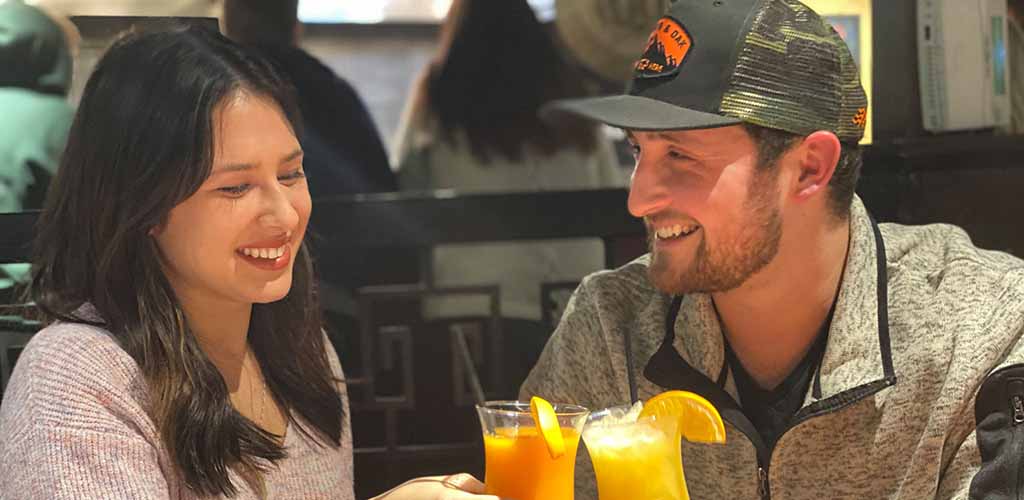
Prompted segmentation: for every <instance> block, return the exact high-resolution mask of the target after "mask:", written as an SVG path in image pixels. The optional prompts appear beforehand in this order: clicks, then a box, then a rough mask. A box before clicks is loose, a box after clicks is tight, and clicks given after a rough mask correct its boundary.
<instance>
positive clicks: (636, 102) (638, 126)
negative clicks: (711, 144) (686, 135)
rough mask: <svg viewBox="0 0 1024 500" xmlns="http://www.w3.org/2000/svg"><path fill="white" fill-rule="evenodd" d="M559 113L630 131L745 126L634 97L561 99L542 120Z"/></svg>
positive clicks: (544, 112) (726, 118) (545, 109)
mask: <svg viewBox="0 0 1024 500" xmlns="http://www.w3.org/2000/svg"><path fill="white" fill-rule="evenodd" d="M558 113H571V114H574V115H579V116H582V117H584V118H588V119H590V120H594V121H598V122H602V123H605V124H607V125H610V126H612V127H618V128H624V129H628V130H692V129H701V128H717V127H727V126H729V125H737V124H740V123H743V121H742V120H738V119H736V118H732V117H729V116H722V115H717V114H714V113H707V112H704V111H697V110H693V109H689V108H683V107H680V106H676V105H674V104H669V103H666V102H663V101H659V100H657V99H651V98H649V97H640V96H634V95H617V96H608V97H589V98H584V99H560V100H556V101H552V102H550V103H548V104H547V105H545V106H544V107H543V108H541V116H542V117H548V116H552V115H555V114H558Z"/></svg>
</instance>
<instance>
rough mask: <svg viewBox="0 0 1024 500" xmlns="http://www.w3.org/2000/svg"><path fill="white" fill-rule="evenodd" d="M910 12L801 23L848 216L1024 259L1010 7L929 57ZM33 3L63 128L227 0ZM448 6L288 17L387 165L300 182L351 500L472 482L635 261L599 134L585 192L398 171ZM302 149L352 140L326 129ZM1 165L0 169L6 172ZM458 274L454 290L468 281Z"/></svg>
mask: <svg viewBox="0 0 1024 500" xmlns="http://www.w3.org/2000/svg"><path fill="white" fill-rule="evenodd" d="M2 1H4V0H0V2H2ZM8 1H11V0H8ZM495 1H497V0H495ZM571 1H577V2H580V3H587V4H592V3H597V2H598V0H571ZM667 1H668V0H661V2H660V4H659V5H658V7H660V5H663V4H665V3H667ZM924 1H925V0H921V1H917V0H813V1H805V3H807V4H808V5H811V6H812V7H813V8H815V9H817V10H818V11H819V12H821V13H823V14H825V15H826V17H827V19H828V20H830V21H831V22H833V24H834V26H835V27H836V29H837V30H838V31H840V32H841V34H843V35H844V37H845V38H846V40H847V42H848V43H849V44H850V47H851V50H852V52H853V53H854V55H855V58H856V59H857V60H858V61H859V63H860V66H861V74H862V79H863V82H864V85H865V87H866V90H867V93H868V95H869V98H870V101H871V108H870V111H869V114H868V120H869V124H870V126H869V133H868V136H867V137H866V138H865V141H864V142H863V143H862V147H863V148H864V166H863V172H862V176H861V179H860V184H859V187H858V194H859V196H860V197H861V198H862V199H863V200H864V203H865V205H866V206H867V208H868V209H869V210H870V211H871V212H872V214H873V215H874V217H875V218H876V219H878V220H879V221H880V222H897V223H904V224H927V223H949V224H955V225H958V226H961V227H963V228H964V229H965V230H966V231H967V232H968V233H969V234H970V236H971V237H972V239H973V241H974V242H975V244H977V245H978V246H980V247H982V248H986V249H993V250H1000V251H1005V252H1009V253H1011V254H1014V255H1016V256H1018V257H1024V226H1022V222H1021V220H1022V216H1024V30H1022V25H1024V19H1022V18H1021V17H1020V16H1021V15H1024V2H1021V1H1020V0H1008V15H1007V21H1006V25H1005V26H1006V28H1005V29H1006V31H1005V33H1003V32H1002V31H1000V32H999V33H988V34H987V35H986V33H983V32H981V31H977V32H976V31H975V30H964V33H961V34H960V35H958V38H956V39H953V38H948V39H946V42H947V44H946V46H942V40H940V38H942V37H945V36H947V34H946V32H945V31H942V30H940V29H939V26H940V22H939V21H936V20H934V19H932V18H930V17H928V16H924V15H922V12H921V11H920V9H921V8H922V7H921V6H922V4H923V2H924ZM928 1H931V0H928ZM936 1H937V0H936ZM953 1H954V2H959V1H960V0H953ZM29 3H35V4H39V5H43V6H46V7H47V8H49V9H52V11H54V12H58V13H61V14H63V15H66V16H68V17H69V18H70V20H71V23H73V25H74V27H75V31H77V33H78V36H80V40H79V42H78V46H77V52H76V53H75V57H74V63H73V73H72V75H73V76H72V78H71V84H70V88H69V89H67V101H68V103H69V104H70V105H71V107H72V108H73V107H74V106H76V105H77V102H78V99H79V98H80V96H81V93H82V89H83V87H84V84H85V81H86V80H87V78H88V76H89V74H90V73H91V71H92V69H93V66H94V65H95V64H96V61H97V60H98V58H99V57H100V56H101V55H102V54H103V52H104V50H105V48H106V47H107V46H108V45H109V44H110V43H111V41H112V40H113V39H114V38H115V37H116V36H117V34H118V33H121V32H123V31H124V30H127V29H131V28H133V27H135V28H138V27H147V26H152V25H159V24H160V23H169V22H177V23H195V24H199V25H207V26H211V27H217V26H218V19H220V18H221V16H222V11H223V3H222V0H37V1H35V2H29ZM529 3H530V6H531V7H532V8H533V10H534V13H535V15H536V17H537V19H538V20H539V21H540V22H541V23H543V24H544V26H545V29H547V30H548V32H550V34H551V36H552V37H553V38H554V39H555V40H556V45H557V47H558V48H559V50H561V51H562V52H563V53H564V56H565V57H566V59H567V60H571V61H573V62H572V63H571V64H573V65H574V68H575V69H576V71H577V73H576V74H577V75H579V78H580V79H581V81H582V85H580V88H581V89H585V90H586V92H587V93H590V94H602V93H618V92H620V91H621V90H622V88H623V86H624V83H620V82H623V81H624V80H625V78H623V79H621V80H616V79H615V77H614V76H611V75H616V74H620V73H621V74H623V75H626V77H628V74H629V73H628V68H629V66H628V61H624V63H625V64H626V65H625V66H624V67H622V68H609V67H608V66H607V65H612V64H614V58H604V59H602V57H599V56H595V55H594V54H588V53H583V52H580V50H586V49H581V47H580V44H577V43H572V42H571V40H573V39H574V37H575V36H576V35H574V34H573V32H572V30H584V29H586V26H577V25H566V26H559V25H558V23H559V7H560V6H564V5H565V4H569V3H570V0H566V1H562V0H558V1H556V0H530V2H529ZM646 3H648V4H651V3H658V2H646ZM938 3H941V2H938ZM964 3H965V4H966V3H972V4H973V3H974V2H964ZM450 4H451V0H300V1H299V21H300V23H301V24H300V26H299V35H298V44H299V46H300V47H301V48H302V49H304V50H305V51H307V52H308V53H309V54H311V55H312V56H313V57H314V58H316V59H318V60H319V61H320V62H322V63H323V65H325V66H326V67H327V68H329V70H331V71H333V72H334V73H335V74H336V75H337V76H338V77H340V79H341V80H343V81H345V82H348V84H350V85H351V89H354V94H355V96H356V97H354V99H355V100H356V101H354V102H358V101H360V100H361V102H362V104H363V105H364V106H365V109H366V111H368V113H369V119H370V129H369V134H368V136H367V137H373V136H375V137H379V140H380V145H377V146H374V145H372V144H370V143H369V142H367V143H365V144H355V145H351V147H356V148H361V147H364V146H365V147H366V148H371V147H374V148H376V149H377V150H380V149H383V152H384V153H385V154H386V157H382V156H380V154H378V157H379V158H378V160H377V161H381V162H383V165H384V166H385V167H386V172H384V174H382V175H383V177H380V178H379V179H384V180H379V179H378V180H379V182H378V180H373V181H372V182H371V179H370V178H369V177H367V178H361V179H357V181H356V182H353V183H351V184H350V185H342V184H343V181H344V180H345V179H346V177H345V175H346V174H344V173H343V174H339V177H338V178H339V179H341V181H338V182H337V183H335V185H334V187H331V188H329V189H328V188H326V187H315V186H316V182H317V176H316V174H311V175H310V185H311V189H312V193H313V207H314V208H313V215H312V219H311V222H310V227H311V229H310V232H311V233H312V234H311V236H310V237H309V238H308V240H307V241H308V242H309V243H310V244H311V245H312V248H313V250H314V259H315V262H316V265H317V271H318V273H319V275H320V288H319V290H320V295H321V300H322V303H323V307H324V310H325V318H326V322H327V331H328V336H329V338H330V340H331V341H332V343H333V344H334V347H335V349H336V350H337V351H338V353H339V356H340V358H341V361H342V364H343V366H344V368H345V372H346V375H347V383H348V391H349V397H350V399H351V407H352V428H353V436H354V447H355V452H354V453H355V477H356V495H357V497H359V498H367V497H369V496H370V495H371V493H377V492H380V491H384V490H386V489H387V488H390V487H392V486H394V485H396V484H398V483H400V482H402V481H404V480H405V479H408V478H410V477H415V476H421V475H429V474H441V473H446V472H450V471H456V470H465V471H468V472H472V473H474V474H476V475H478V476H479V477H482V473H483V451H482V443H481V436H480V427H479V423H478V421H477V415H476V413H475V411H474V404H475V403H477V402H478V401H481V400H483V399H488V400H494V399H513V400H514V399H516V396H517V388H518V386H519V384H520V383H521V382H522V380H523V378H524V377H525V375H526V374H527V373H528V370H529V369H530V366H531V365H532V363H533V361H535V360H536V358H537V356H538V355H539V352H540V349H541V348H542V347H543V345H544V342H545V340H546V336H547V335H549V334H550V332H551V331H553V330H554V328H555V326H556V325H557V323H558V321H559V318H560V314H561V311H562V309H563V308H564V307H565V305H566V303H567V301H568V300H569V297H570V295H571V293H572V291H573V290H574V289H575V287H576V286H577V285H578V283H579V280H580V279H581V278H582V277H583V276H584V275H585V274H587V273H589V272H593V271H597V270H599V269H600V268H612V267H617V266H619V265H622V264H625V263H627V262H629V261H631V260H633V259H634V258H636V257H638V256H639V255H641V254H643V253H644V252H645V247H646V241H645V238H646V237H645V230H644V227H643V224H642V223H641V222H640V221H638V220H637V219H635V218H633V217H631V216H630V214H629V213H628V212H627V210H626V199H627V193H628V185H629V176H630V171H631V169H632V161H633V160H632V156H631V152H630V148H629V145H628V144H627V143H626V142H625V140H624V136H623V134H622V132H621V131H619V130H616V129H612V128H603V129H601V130H600V131H599V133H600V139H601V140H602V141H606V142H607V143H608V145H609V147H610V148H611V158H613V159H614V166H613V168H612V171H611V173H607V172H606V173H604V174H601V176H599V177H600V178H599V179H597V178H596V177H595V179H596V180H593V182H591V181H586V182H584V181H580V180H579V177H576V178H575V181H578V182H575V183H573V182H563V181H562V180H560V179H558V178H557V177H558V176H557V175H552V174H550V173H545V172H541V171H539V170H538V171H534V170H523V171H522V172H524V173H518V174H514V175H511V174H510V175H509V177H510V178H515V180H514V181H509V182H504V181H502V180H500V179H502V178H503V177H501V176H499V175H497V174H495V176H494V177H493V178H492V177H488V179H498V180H486V181H481V182H483V183H490V184H488V185H484V186H481V185H479V183H478V184H473V182H475V181H466V183H465V184H458V183H457V182H451V183H449V184H445V182H447V179H448V178H449V177H451V176H445V175H442V174H439V173H437V172H432V173H428V174H427V175H426V178H427V180H425V181H424V180H423V179H422V178H420V177H419V176H418V174H417V173H416V172H414V171H412V170H411V169H412V168H413V167H402V166H401V165H400V164H403V163H405V162H406V160H407V159H408V158H407V155H408V154H409V151H410V150H411V149H410V148H412V149H415V143H416V141H417V137H418V136H417V135H416V134H417V131H415V130H413V131H408V130H406V129H407V128H408V127H410V126H411V125H409V123H408V121H409V120H410V118H409V116H407V115H408V114H410V113H411V111H409V108H410V106H411V104H410V100H413V99H415V95H416V93H415V89H416V87H417V82H418V81H419V79H420V78H421V77H422V75H423V74H424V72H425V70H426V68H428V67H429V65H430V64H431V62H432V61H434V60H435V59H436V58H437V57H438V56H437V54H438V51H439V47H440V45H441V42H439V40H441V39H443V30H442V23H443V20H444V18H445V15H446V13H447V11H448V7H449V5H450ZM641 10H642V9H641ZM636 16H637V14H636V13H635V12H634V13H633V14H632V18H631V17H630V16H629V15H625V14H621V13H620V17H619V18H618V20H619V21H621V22H622V23H625V24H629V23H633V24H635V25H637V26H641V27H643V26H650V25H651V24H652V23H653V22H654V20H655V19H656V17H657V16H656V15H654V16H653V17H643V18H641V19H636V18H635V17H636ZM926 27H927V29H926ZM220 29H222V30H223V22H221V23H220ZM624 29H625V28H624ZM647 30H649V28H646V27H643V28H641V29H640V30H639V31H638V32H639V33H640V35H639V36H640V37H641V38H640V40H639V41H637V42H635V43H643V41H644V40H645V38H646V36H645V35H644V34H643V33H644V32H646V31H647ZM634 31H636V30H634ZM972 36H974V37H977V40H973V39H969V38H970V37H972ZM621 43H626V42H625V41H623V42H621ZM975 45H977V46H978V47H987V49H986V50H985V51H974V52H968V54H969V55H964V53H959V52H958V53H954V49H952V48H950V47H963V46H969V47H973V46H975ZM936 47H937V48H936ZM590 50H592V51H600V50H602V49H601V48H600V47H592V48H591V49H590ZM637 50H639V47H637V48H636V49H635V50H631V51H632V52H636V51H637ZM495 53H498V52H497V49H495ZM985 57H988V59H987V60H986V58H985ZM2 61H3V63H4V64H9V63H11V61H9V60H8V59H2ZM595 61H601V62H595ZM595 64H606V66H604V67H600V66H596V65H595ZM619 64H620V66H621V65H622V64H623V62H620V63H619ZM953 64H955V65H956V66H955V67H952V68H950V67H949V66H951V65H953ZM620 70H621V71H620ZM3 71H5V69H4V68H0V72H3ZM481 71H486V69H481ZM972 77H974V79H973V80H972V79H971V78H972ZM986 79H987V80H986ZM988 80H991V82H990V81H988ZM977 82H982V84H981V85H980V87H981V88H982V90H978V87H979V85H978V83H977ZM990 87H991V88H994V90H992V91H988V90H989V88H990ZM494 95H497V94H494ZM318 97H319V98H321V99H327V100H329V98H328V97H327V96H325V95H321V96H318ZM349 98H351V97H349ZM0 102H2V101H0ZM346 102H348V101H346ZM328 104H329V103H326V102H325V106H327V105H328ZM183 111H184V110H183ZM304 112H305V110H304ZM5 115H6V113H5V111H4V110H3V109H0V133H10V134H13V133H21V132H20V131H19V130H18V127H19V125H18V124H16V123H14V124H12V123H3V121H4V120H9V119H10V117H9V116H5ZM958 117H968V118H964V119H963V120H960V119H958ZM347 126H349V125H339V127H347ZM319 132H320V133H321V134H332V133H347V132H344V131H343V130H339V129H332V128H331V125H325V126H323V128H322V130H319ZM373 140H375V139H366V141H371V142H372V141H373ZM410 143H411V144H412V146H410ZM4 144H5V141H4V140H3V138H2V137H0V147H2V146H3V145H4ZM3 154H4V152H3V151H0V161H4V160H5V159H6V158H7V157H6V156H3ZM339 158H340V157H339ZM360 158H362V156H360ZM574 158H577V157H575V156H573V157H568V159H567V160H566V161H567V162H571V161H575V160H573V159H574ZM339 161H340V160H339ZM353 161H359V160H353V159H352V158H351V157H346V158H344V161H343V163H344V164H345V165H348V164H350V163H352V162H353ZM579 161H584V159H580V160H579ZM587 161H589V160H587ZM505 165H506V164H505V163H503V164H502V168H504V166H505ZM413 166H415V165H413ZM0 167H2V168H3V174H2V175H3V176H4V178H3V181H4V183H5V185H6V186H7V188H5V190H4V191H3V192H2V193H0V194H2V195H4V196H19V194H18V193H16V192H15V190H14V189H13V188H11V187H10V186H16V185H19V184H24V183H25V181H24V180H17V177H18V176H19V175H30V174H25V173H23V172H21V173H19V172H17V171H16V170H20V169H22V167H21V166H18V165H8V164H2V165H0ZM337 168H349V167H347V166H341V165H339V166H338V167H337ZM567 168H568V167H567ZM403 169H406V170H407V171H403ZM44 170H45V169H44ZM580 171H583V170H580ZM51 173H52V172H51ZM534 173H536V176H537V177H536V178H530V176H531V175H533V174H534ZM454 175H455V174H452V176H454ZM569 175H572V176H575V175H576V174H569ZM581 175H582V174H581ZM587 175H590V174H587ZM595 175H596V174H595ZM547 176H550V177H547ZM12 178H14V180H12ZM46 178H47V176H46V175H43V174H40V173H39V172H36V175H35V177H34V178H33V179H34V182H35V185H34V186H30V189H31V187H34V188H35V189H37V190H38V189H40V188H41V187H40V186H39V185H38V184H39V183H40V182H45V179H46ZM32 183H33V180H29V181H28V184H32ZM43 189H44V190H45V188H43ZM36 198H37V199H36V202H35V204H34V205H33V203H30V202H29V201H27V200H28V198H25V200H24V201H19V200H16V201H14V202H11V203H7V202H6V201H4V202H3V203H2V205H0V206H2V207H9V208H7V211H8V212H9V213H6V214H3V215H0V262H3V263H4V265H3V269H4V274H3V277H2V279H0V282H2V285H3V290H2V293H3V300H4V303H5V304H6V305H5V312H4V313H3V314H4V315H3V316H2V317H0V320H2V325H0V329H2V331H0V349H2V351H0V396H2V391H3V387H4V385H5V384H6V382H7V380H8V377H9V375H10V373H11V370H12V369H13V366H14V364H15V363H16V361H17V358H18V354H19V353H20V351H21V349H22V348H23V347H24V345H25V343H26V342H27V341H28V340H29V339H30V338H31V335H32V333H33V332H34V331H36V330H37V329H38V328H39V323H37V322H34V321H33V320H30V319H27V318H26V317H25V314H24V313H25V310H26V308H31V305H30V304H25V303H23V300H22V299H21V295H19V288H18V284H19V282H20V281H23V277H24V275H25V272H26V267H27V265H28V264H25V263H24V261H25V259H26V257H27V255H28V248H29V246H28V245H29V243H30V241H31V238H32V233H33V227H34V223H35V220H36V217H37V215H38V209H39V208H41V205H40V204H39V202H40V201H41V195H36ZM517 245H518V246H517ZM517 248H520V249H522V253H521V254H519V253H517V252H519V251H518V250H517ZM516 255H521V257H522V258H521V259H519V260H524V259H525V260H526V262H519V261H517V259H516ZM587 256H589V257H594V258H586V257H587ZM567 260H569V261H572V262H571V263H567V262H566V261H567ZM459 263H463V264H465V267H464V268H463V267H460V266H459V265H458V264H459ZM523 266H529V267H531V268H532V269H533V271H532V272H525V271H522V269H521V268H522V267H523ZM461 269H468V271H465V272H466V274H467V275H466V276H462V275H460V270H461ZM469 274H472V276H469ZM507 276H512V278H511V279H510V280H506V277H507ZM498 277H500V280H499V278H498ZM516 277H519V278H521V279H519V280H518V281H516V279H515V278H516ZM531 280H532V281H531ZM527 281H529V283H524V282H527ZM507 287H518V288H526V287H528V288H529V290H527V291H526V292H523V294H522V296H523V297H525V298H523V300H520V301H516V300H512V299H507V297H506V295H507V294H505V293H504V292H506V291H507ZM518 288H517V289H518Z"/></svg>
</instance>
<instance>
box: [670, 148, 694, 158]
mask: <svg viewBox="0 0 1024 500" xmlns="http://www.w3.org/2000/svg"><path fill="white" fill-rule="evenodd" d="M668 156H669V157H670V158H672V159H674V160H689V159H690V157H689V156H687V155H685V154H683V153H680V152H679V151H673V150H669V152H668Z"/></svg>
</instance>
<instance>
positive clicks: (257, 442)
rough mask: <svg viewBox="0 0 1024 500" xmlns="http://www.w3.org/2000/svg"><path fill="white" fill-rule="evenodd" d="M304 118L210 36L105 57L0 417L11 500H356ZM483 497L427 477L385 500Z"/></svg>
mask: <svg viewBox="0 0 1024 500" xmlns="http://www.w3.org/2000/svg"><path fill="white" fill-rule="evenodd" d="M295 110H296V107H295V104H294V100H293V97H292V95H291V92H290V90H289V87H288V85H286V84H284V83H283V81H282V80H281V79H280V77H279V76H277V75H276V74H275V73H274V71H273V70H272V69H271V68H270V66H268V65H267V64H266V63H265V62H263V61H261V60H259V59H258V58H255V57H252V56H250V55H248V54H247V53H246V52H245V51H244V50H243V49H240V48H238V47H237V46H235V45H234V44H232V43H231V42H229V41H228V40H227V39H225V38H223V37H221V36H219V35H217V34H215V33H208V32H206V31H202V30H197V29H178V30H172V31H166V32H159V33H148V34H132V35H129V36H127V37H125V38H123V39H121V40H120V41H118V42H117V43H115V44H114V46H113V47H112V48H111V49H110V50H109V51H108V52H107V54H106V55H105V56H104V57H103V58H102V59H101V60H100V62H99V63H98V64H97V66H96V69H95V72H94V73H93V75H92V76H91V77H90V79H89V82H88V83H87V85H86V88H85V91H84V94H83V97H82V101H81V105H80V108H79V109H78V112H77V115H76V117H75V121H74V124H73V126H72V130H71V133H70V138H69V141H68V145H67V149H66V152H65V154H64V159H63V162H62V164H61V166H60V169H59V170H58V173H57V176H56V178H55V180H54V184H53V185H52V187H51V188H50V194H49V196H48V199H47V202H46V206H45V209H44V211H43V215H42V218H41V220H40V224H39V228H38V235H37V241H36V245H35V256H34V260H33V279H32V287H31V293H32V297H33V300H34V301H35V303H36V304H37V306H38V307H39V309H40V310H41V311H42V313H43V314H44V315H45V316H46V318H47V319H49V320H50V321H51V323H50V325H49V326H47V327H46V328H45V329H43V330H42V331H40V332H39V333H38V334H37V335H36V336H35V337H34V338H33V340H32V342H31V343H30V344H29V345H28V347H27V348H26V350H25V351H24V353H23V354H22V355H21V357H20V359H19V362H18V365H17V369H16V370H15V372H14V374H13V375H12V378H11V380H10V383H9V385H8V387H7V391H6V394H5V395H4V400H3V406H2V408H0V470H2V471H3V473H2V474H0V497H2V498H39V499H42V498H46V499H54V498H56V499H64V498H69V499H70V498H75V499H81V498H104V499H107V498H195V497H208V496H227V497H234V498H254V497H261V498H268V497H269V498H339V499H351V498H352V497H353V493H352V492H353V488H352V450H351V435H350V431H349V421H348V415H347V401H346V392H345V385H344V382H343V378H344V375H343V374H342V371H341V366H340V364H339V363H338V359H337V356H336V355H335V353H334V352H333V350H332V349H331V347H330V344H329V343H328V342H326V341H325V338H324V335H323V333H322V331H321V328H320V319H319V305H318V303H317V298H316V295H315V293H314V290H313V287H312V282H313V280H312V266H311V263H310V259H309V256H308V254H307V251H306V247H305V245H304V243H303V238H304V235H305V230H306V223H307V222H308V220H309V215H310V210H311V206H312V204H311V202H310V196H309V190H308V187H307V185H306V180H305V178H304V174H303V170H302V149H301V148H300V146H299V142H298V140H297V139H296V130H295V124H296V123H298V120H297V116H296V111H295ZM481 489H482V488H481V485H480V484H479V482H477V481H475V480H474V479H472V478H470V477H467V476H465V475H455V476H449V477H447V478H442V477H437V478H421V479H418V480H413V481H410V482H409V483H407V484H406V485H403V486H401V487H399V488H396V489H395V490H393V491H391V492H389V493H387V494H385V495H382V497H381V498H387V499H389V500H392V499H394V500H398V499H403V498H417V499H420V498H422V499H457V498H485V497H476V496H475V495H472V494H471V493H468V492H467V491H480V490H481ZM490 498H493V497H490Z"/></svg>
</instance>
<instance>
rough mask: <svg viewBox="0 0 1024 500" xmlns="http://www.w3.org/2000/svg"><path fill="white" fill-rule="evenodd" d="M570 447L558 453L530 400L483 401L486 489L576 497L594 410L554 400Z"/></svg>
mask: <svg viewBox="0 0 1024 500" xmlns="http://www.w3.org/2000/svg"><path fill="white" fill-rule="evenodd" d="M553 406H554V410H555V415H556V417H557V418H558V424H559V426H560V427H561V430H562V437H563V439H564V440H565V453H564V454H563V455H562V456H560V457H557V458H552V456H551V454H550V453H549V451H548V446H547V443H546V442H545V441H544V437H543V435H542V434H541V432H540V430H539V429H538V428H537V424H536V423H535V422H534V420H533V415H532V414H531V413H530V403H528V402H521V401H489V402H485V403H483V404H481V405H477V407H476V411H477V414H478V415H479V416H480V426H481V427H482V428H483V432H484V456H485V460H486V468H487V470H486V472H485V479H484V484H485V485H486V492H487V493H488V494H491V495H497V496H500V497H504V498H514V499H516V500H572V498H573V468H574V465H575V463H576V447H577V446H578V445H579V442H580V433H581V432H582V430H583V425H584V423H586V421H587V414H588V413H589V412H588V410H587V409H586V408H584V407H582V406H576V405H567V404H554V405H553Z"/></svg>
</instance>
